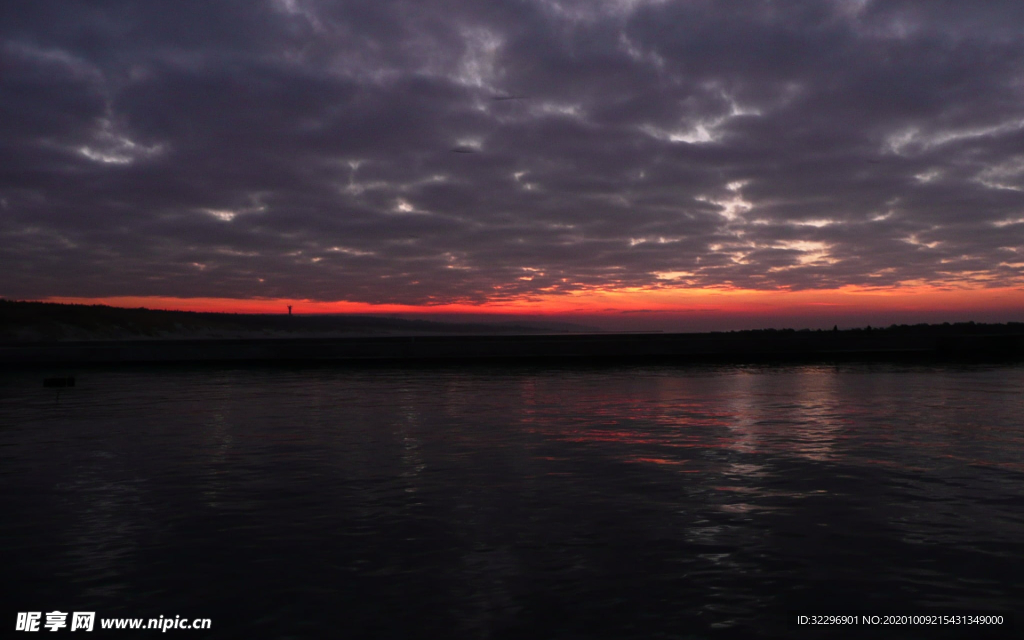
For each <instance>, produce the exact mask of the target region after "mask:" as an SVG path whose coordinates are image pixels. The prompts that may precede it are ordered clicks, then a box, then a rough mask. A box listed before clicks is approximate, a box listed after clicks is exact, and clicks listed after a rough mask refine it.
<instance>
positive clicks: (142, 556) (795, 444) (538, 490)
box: [0, 365, 1024, 638]
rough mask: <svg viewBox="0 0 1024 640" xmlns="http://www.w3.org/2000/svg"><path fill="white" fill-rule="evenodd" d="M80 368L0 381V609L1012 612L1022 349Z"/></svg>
mask: <svg viewBox="0 0 1024 640" xmlns="http://www.w3.org/2000/svg"><path fill="white" fill-rule="evenodd" d="M76 373H77V381H78V386H77V387H76V388H74V389H69V390H65V391H62V392H61V394H60V397H59V402H58V401H57V397H56V392H55V391H54V390H53V389H43V388H42V386H41V378H42V377H43V375H44V374H43V373H40V372H27V373H5V374H2V375H0V483H2V487H3V491H2V493H0V501H2V502H0V508H2V513H3V519H2V520H0V542H2V551H0V560H2V565H0V566H2V567H3V576H4V577H3V584H4V586H3V592H2V595H3V597H2V599H0V601H2V602H3V603H4V608H5V611H4V613H3V615H4V616H5V617H6V618H8V619H9V621H10V623H12V624H13V620H14V618H15V613H16V612H17V611H43V612H47V611H52V610H54V609H59V610H61V611H69V610H70V611H96V612H97V615H98V616H99V617H115V616H131V617H146V618H148V617H157V616H159V615H164V616H168V617H173V616H175V615H181V616H183V617H190V618H194V617H207V618H210V619H211V620H212V628H211V630H210V631H209V632H196V631H190V632H184V631H176V632H175V631H170V632H168V633H171V634H172V635H173V634H174V633H178V634H185V635H188V636H189V637H224V638H232V637H252V638H257V637H259V638H291V637H337V638H371V637H373V638H418V637H447V638H690V637H694V638H700V637H720V636H729V637H731V636H738V637H739V636H742V637H776V636H779V635H790V636H793V637H815V633H814V631H813V630H809V629H806V628H797V627H795V626H794V625H793V623H792V620H793V619H794V617H795V616H796V615H797V614H804V613H843V612H857V613H921V612H927V613H932V612H937V613H950V612H956V613H961V612H968V613H969V612H995V613H1002V614H1012V613H1013V612H1014V611H1017V610H1021V609H1022V604H1024V595H1022V594H1024V393H1022V390H1024V367H1020V366H1016V367H998V368H984V367H973V368H963V367H961V368H922V367H895V366H882V365H844V366H841V367H834V366H799V367H787V368H771V367H690V368H673V367H620V368H562V369H555V368H526V367H523V368H504V369H503V368H497V367H491V368H488V367H476V368H458V367H451V368H406V369H386V368H367V369H358V368H349V369H331V368H309V369H287V368H244V369H216V368H197V369H183V368H177V369H175V368H167V369H159V368H152V369H148V368H137V369H121V370H102V369H97V370H82V371H78V372H76ZM1020 622H1021V621H1020V620H1018V621H1017V623H1016V624H1018V631H1019V624H1020ZM3 624H7V623H6V622H5V623H3ZM64 631H65V632H67V630H66V629H65V630H64ZM862 631H864V632H867V631H868V630H867V629H862ZM882 631H884V632H886V635H902V636H905V637H929V638H931V637H944V636H943V634H944V633H945V634H952V636H951V637H953V636H957V637H976V636H977V635H978V628H977V627H974V628H972V629H966V630H965V628H964V627H960V628H958V629H956V628H948V627H947V628H944V629H938V628H935V627H931V628H910V627H904V628H888V629H885V630H882ZM142 633H145V632H142ZM149 633H153V632H149ZM872 633H873V634H876V635H877V634H878V633H879V631H878V630H875V631H873V632H872ZM112 635H120V636H127V635H131V634H130V633H127V632H123V631H122V632H119V633H116V634H115V633H112Z"/></svg>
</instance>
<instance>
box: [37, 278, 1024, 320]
mask: <svg viewBox="0 0 1024 640" xmlns="http://www.w3.org/2000/svg"><path fill="white" fill-rule="evenodd" d="M48 301H49V302H61V303H69V304H105V305H110V306H116V307H127V308H136V307H147V308H150V309H166V310H177V311H202V312H220V313H271V314H279V313H287V306H288V305H292V306H293V308H294V310H295V313H300V314H338V313H351V314H373V315H385V314H386V315H392V314H399V315H405V314H409V315H424V316H425V315H429V316H438V317H439V318H440V317H444V316H460V315H466V314H470V315H480V316H489V315H491V316H519V317H541V318H542V317H565V318H571V317H574V316H584V317H587V318H592V319H595V320H597V321H600V319H601V318H623V317H632V318H633V319H634V320H633V326H634V327H635V328H644V327H645V326H647V325H648V324H651V323H652V322H653V323H658V322H662V323H663V324H664V323H665V322H667V323H668V326H672V322H673V320H674V319H679V318H689V319H690V320H691V321H692V320H697V321H698V322H699V319H700V318H701V316H709V317H714V318H716V319H725V321H726V322H727V323H728V322H729V320H732V321H733V322H734V324H735V327H733V326H728V324H727V325H726V326H724V327H722V328H723V329H730V328H737V327H740V326H748V325H750V322H751V321H754V322H755V323H756V322H762V323H763V324H764V325H765V326H772V319H773V318H776V317H778V316H784V317H786V318H794V319H799V318H801V317H803V318H806V319H807V320H805V322H804V326H810V325H812V324H814V321H813V319H815V318H824V317H829V318H834V319H836V321H837V322H840V321H841V319H843V318H846V317H848V316H850V315H858V314H859V315H865V314H876V315H887V316H889V317H892V318H893V321H894V322H895V321H907V319H906V318H913V317H914V316H915V314H921V313H932V314H939V315H938V316H937V317H941V314H946V315H947V316H948V317H950V318H951V319H960V317H961V316H964V315H965V314H967V315H970V314H972V313H973V314H975V315H977V314H982V315H988V314H1002V315H1005V316H1007V317H1011V318H1012V317H1019V318H1024V292H1022V291H1021V290H1020V289H1017V288H1011V287H1003V288H988V289H956V288H950V287H944V288H939V287H930V286H917V287H900V288H891V289H871V288H865V287H853V286H850V287H843V288H841V289H835V290H804V291H757V290H750V289H726V288H707V289H685V290H683V289H665V288H659V289H643V288H635V289H619V290H600V289H591V290H584V291H580V292H576V293H574V294H569V295H565V294H561V295H540V296H529V297H524V298H522V299H518V300H502V301H496V302H492V303H486V304H468V303H447V304H437V305H401V304H368V303H362V302H349V301H344V300H340V301H318V300H303V299H288V298H278V299H268V298H253V299H232V298H172V297H147V296H119V297H109V298H76V297H60V298H51V299H49V300H48ZM637 317H641V319H640V320H636V318H637ZM659 319H660V320H659ZM666 319H668V320H666ZM796 322H797V323H798V324H799V320H796ZM627 324H628V322H627ZM819 324H820V323H819ZM685 325H686V322H682V324H681V325H680V326H683V327H684V328H685ZM616 326H617V327H618V325H616ZM812 328H813V327H812Z"/></svg>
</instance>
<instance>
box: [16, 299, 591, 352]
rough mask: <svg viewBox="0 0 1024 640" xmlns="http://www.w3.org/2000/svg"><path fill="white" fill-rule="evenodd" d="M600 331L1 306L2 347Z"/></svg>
mask: <svg viewBox="0 0 1024 640" xmlns="http://www.w3.org/2000/svg"><path fill="white" fill-rule="evenodd" d="M580 331H594V330H593V329H590V328H588V327H583V326H578V325H571V324H567V323H558V322H514V323H512V322H495V323H482V322H477V323H467V322H463V323H458V322H434V321H430V320H411V319H404V318H387V317H381V316H369V315H334V314H318V315H298V314H297V315H287V314H245V313H241V314H239V313H204V312H195V311H163V310H159V309H145V308H139V309H123V308H120V307H110V306H106V305H84V304H58V303H53V302H22V301H12V300H3V299H0V344H3V343H12V342H15V343H20V342H82V341H94V340H103V341H110V340H154V339H157V340H182V339H194V340H203V339H211V340H213V339H242V338H249V339H261V338H263V339H273V338H303V337H304V338H313V337H315V338H328V337H352V336H382V335H453V334H457V335H472V334H531V333H565V332H580Z"/></svg>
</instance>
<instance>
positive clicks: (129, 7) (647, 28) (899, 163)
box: [0, 0, 1024, 330]
mask: <svg viewBox="0 0 1024 640" xmlns="http://www.w3.org/2000/svg"><path fill="white" fill-rule="evenodd" d="M0 247H2V248H0V259H2V260H0V261H2V262H3V266H2V269H0V296H2V297H6V298H13V299H32V300H57V301H77V302H106V303H111V304H120V305H125V306H150V307H158V308H182V309H217V310H226V311H273V312H283V311H284V305H285V304H294V305H295V306H296V311H297V312H307V313H314V312H360V313H388V314H396V313H418V314H445V313H454V314H462V315H467V314H468V315H472V314H476V315H482V316H487V315H492V316H495V317H498V316H501V317H505V316H509V317H511V316H516V315H523V314H525V315H538V316H549V317H558V318H560V319H573V318H576V319H584V320H586V321H588V322H591V323H597V324H601V325H602V326H605V327H611V328H621V329H629V328H657V329H663V330H664V329H695V328H699V329H712V328H723V329H730V328H756V327H759V326H782V325H785V326H796V327H800V326H811V327H815V326H827V327H831V326H832V325H833V324H834V323H838V324H840V325H843V324H844V323H845V324H851V323H852V324H857V323H865V322H872V323H874V324H883V325H887V324H890V323H902V322H915V321H963V320H972V319H973V320H979V321H1021V320H1024V3H1021V2H1020V0H987V1H986V2H963V1H962V0H930V1H929V2H919V1H910V0H819V1H811V0H807V1H801V0H787V1H770V0H729V1H727V2H726V1H711V0H677V1H672V0H587V1H582V0H579V1H578V0H501V1H494V2H490V1H488V0H471V1H470V0H466V1H459V0H436V1H435V0H415V1H413V0H409V1H389V0H375V1H373V2H367V1H365V0H353V1H337V2H335V1H328V0H235V1H227V0H225V1H213V0H203V1H196V2H193V1H186V0H174V1H163V0H145V1H137V2H125V1H102V0H97V1H94V2H81V3H78V2H76V3H70V2H66V1H60V2H51V1H47V0H35V1H33V2H4V3H0Z"/></svg>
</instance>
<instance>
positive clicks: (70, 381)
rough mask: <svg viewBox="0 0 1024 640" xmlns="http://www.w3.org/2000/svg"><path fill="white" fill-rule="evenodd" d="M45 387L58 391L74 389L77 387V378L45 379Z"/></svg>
mask: <svg viewBox="0 0 1024 640" xmlns="http://www.w3.org/2000/svg"><path fill="white" fill-rule="evenodd" d="M43 386H44V387H55V388H57V389H61V388H63V387H73V386H75V378H74V376H67V377H63V378H43Z"/></svg>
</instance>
